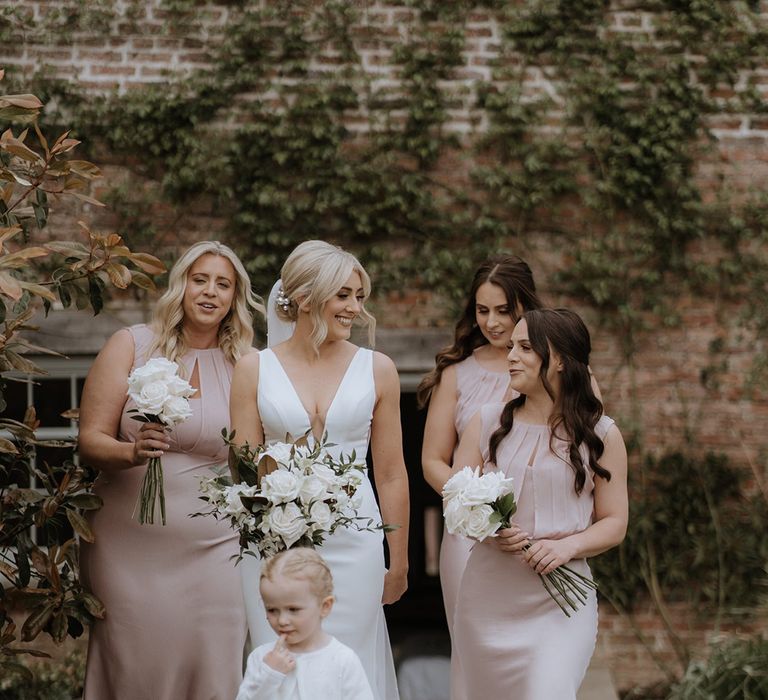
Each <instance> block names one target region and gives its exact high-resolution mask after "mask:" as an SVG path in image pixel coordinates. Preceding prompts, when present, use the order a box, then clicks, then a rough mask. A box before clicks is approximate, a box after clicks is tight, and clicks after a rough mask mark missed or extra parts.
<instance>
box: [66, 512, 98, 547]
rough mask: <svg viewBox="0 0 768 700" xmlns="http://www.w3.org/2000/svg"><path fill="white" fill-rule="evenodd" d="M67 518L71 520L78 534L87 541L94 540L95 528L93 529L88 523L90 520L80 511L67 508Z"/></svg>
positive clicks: (70, 522)
mask: <svg viewBox="0 0 768 700" xmlns="http://www.w3.org/2000/svg"><path fill="white" fill-rule="evenodd" d="M67 520H69V524H70V525H71V526H72V529H73V530H74V531H75V532H76V533H77V534H78V535H80V537H81V538H82V539H84V540H85V541H86V542H91V543H93V542H94V540H95V537H94V535H93V530H91V526H90V525H89V524H88V521H87V520H86V519H85V518H84V517H83V516H82V515H80V513H78V512H76V511H74V510H70V509H69V508H67Z"/></svg>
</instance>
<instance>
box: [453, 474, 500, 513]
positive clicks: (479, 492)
mask: <svg viewBox="0 0 768 700" xmlns="http://www.w3.org/2000/svg"><path fill="white" fill-rule="evenodd" d="M457 497H458V498H459V500H460V501H461V502H462V503H463V504H464V505H465V506H478V505H482V504H483V503H493V502H494V501H495V500H496V499H497V498H498V497H499V480H498V478H497V476H496V475H495V474H483V475H482V476H476V477H474V478H472V479H470V480H469V481H468V482H467V484H466V485H465V486H464V488H463V489H462V490H461V492H459V493H458V495H457Z"/></svg>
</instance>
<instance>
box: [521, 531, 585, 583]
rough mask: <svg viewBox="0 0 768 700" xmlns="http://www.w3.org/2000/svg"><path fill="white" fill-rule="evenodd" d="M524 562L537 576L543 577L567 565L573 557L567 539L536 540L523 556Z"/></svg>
mask: <svg viewBox="0 0 768 700" xmlns="http://www.w3.org/2000/svg"><path fill="white" fill-rule="evenodd" d="M523 556H524V558H525V561H526V562H527V564H528V566H530V567H531V568H532V569H533V570H534V571H535V572H536V573H537V574H541V575H542V576H545V575H546V574H549V573H551V572H553V571H554V570H555V569H556V568H557V567H558V566H562V565H563V564H567V563H568V562H569V561H571V559H573V556H574V549H573V547H572V546H571V545H570V544H569V543H568V540H567V539H562V540H537V541H535V542H532V543H531V546H530V547H528V549H526V550H525V553H524V554H523Z"/></svg>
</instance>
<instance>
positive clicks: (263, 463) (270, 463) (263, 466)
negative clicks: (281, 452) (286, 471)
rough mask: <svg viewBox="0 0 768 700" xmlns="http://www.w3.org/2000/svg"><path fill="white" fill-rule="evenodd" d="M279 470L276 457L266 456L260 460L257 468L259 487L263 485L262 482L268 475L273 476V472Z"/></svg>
mask: <svg viewBox="0 0 768 700" xmlns="http://www.w3.org/2000/svg"><path fill="white" fill-rule="evenodd" d="M277 469H278V466H277V462H276V461H275V459H274V457H272V456H271V455H264V456H263V457H262V458H261V459H260V460H259V464H258V466H257V468H256V477H257V479H258V483H259V485H261V480H262V479H263V478H264V477H265V476H267V474H271V473H272V472H274V471H277Z"/></svg>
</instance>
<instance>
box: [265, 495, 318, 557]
mask: <svg viewBox="0 0 768 700" xmlns="http://www.w3.org/2000/svg"><path fill="white" fill-rule="evenodd" d="M261 528H262V530H264V531H265V532H272V533H274V534H275V535H279V536H280V537H281V538H282V540H283V542H285V546H286V547H291V546H292V545H294V544H296V542H298V541H299V540H300V539H301V537H302V536H303V535H304V533H306V531H307V522H306V520H304V515H303V514H302V512H301V510H300V509H299V507H298V506H297V505H296V504H295V503H287V504H286V505H285V506H282V507H280V506H278V507H276V508H273V509H272V510H271V511H269V513H267V515H266V516H265V517H264V519H263V520H262V521H261Z"/></svg>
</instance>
